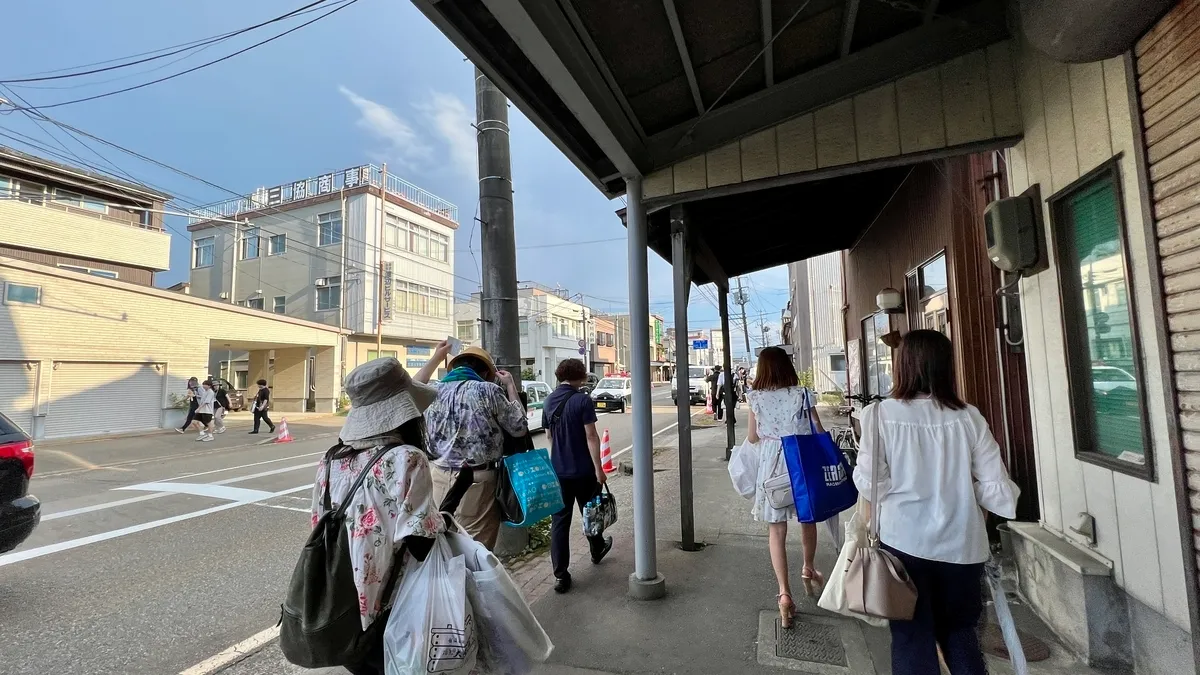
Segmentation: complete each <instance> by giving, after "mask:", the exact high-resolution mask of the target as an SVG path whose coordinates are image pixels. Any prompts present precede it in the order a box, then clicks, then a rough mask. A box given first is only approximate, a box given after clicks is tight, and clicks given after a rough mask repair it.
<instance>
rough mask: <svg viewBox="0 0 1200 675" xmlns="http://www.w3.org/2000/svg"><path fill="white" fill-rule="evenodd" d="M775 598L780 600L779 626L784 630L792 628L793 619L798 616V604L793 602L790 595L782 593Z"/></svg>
mask: <svg viewBox="0 0 1200 675" xmlns="http://www.w3.org/2000/svg"><path fill="white" fill-rule="evenodd" d="M775 598H776V599H777V600H779V624H780V625H781V626H783V627H784V628H791V627H792V619H793V618H795V616H796V603H795V602H792V596H791V594H789V593H780V594H779V595H777V596H775ZM785 598H786V600H785Z"/></svg>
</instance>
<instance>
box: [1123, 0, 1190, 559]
mask: <svg viewBox="0 0 1200 675" xmlns="http://www.w3.org/2000/svg"><path fill="white" fill-rule="evenodd" d="M1134 54H1135V63H1136V68H1137V89H1138V93H1139V94H1140V101H1139V105H1140V109H1141V110H1140V112H1141V117H1142V129H1143V133H1144V143H1145V148H1146V158H1147V161H1148V164H1149V179H1150V185H1149V194H1150V199H1151V202H1152V208H1153V215H1154V233H1155V235H1156V236H1157V238H1158V251H1159V255H1160V258H1159V266H1160V269H1161V272H1162V285H1163V292H1164V300H1165V305H1166V317H1165V319H1166V326H1162V327H1160V329H1165V330H1167V332H1168V337H1169V343H1168V351H1169V356H1170V359H1171V363H1172V365H1173V367H1174V389H1175V391H1176V398H1177V402H1178V408H1177V409H1176V410H1173V411H1172V412H1171V414H1174V415H1176V416H1177V419H1178V428H1179V429H1180V430H1181V431H1182V433H1181V442H1180V444H1181V450H1182V453H1183V458H1182V462H1181V465H1182V469H1183V470H1184V471H1185V472H1186V484H1187V486H1188V501H1189V503H1190V504H1191V527H1190V530H1191V533H1192V536H1191V541H1189V542H1187V545H1188V546H1189V547H1190V548H1191V551H1192V555H1193V556H1194V557H1195V559H1196V560H1197V565H1198V566H1200V433H1198V432H1200V1H1197V0H1185V1H1184V2H1181V3H1179V4H1178V5H1176V6H1175V8H1174V9H1172V10H1171V11H1170V12H1169V13H1168V14H1167V15H1166V16H1165V17H1164V18H1163V19H1162V20H1161V21H1159V23H1158V24H1157V25H1156V26H1155V27H1154V28H1152V29H1151V30H1150V31H1149V32H1148V33H1147V34H1146V35H1144V36H1143V37H1142V39H1141V40H1140V41H1139V42H1138V44H1137V47H1136V49H1135V51H1134ZM1195 582H1196V583H1200V579H1198V580H1195Z"/></svg>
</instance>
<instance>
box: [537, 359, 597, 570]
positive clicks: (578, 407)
mask: <svg viewBox="0 0 1200 675" xmlns="http://www.w3.org/2000/svg"><path fill="white" fill-rule="evenodd" d="M554 375H555V377H556V378H558V382H559V385H558V388H557V389H555V390H554V391H553V392H551V393H550V396H549V397H547V398H546V403H545V406H544V407H543V408H542V415H543V421H544V423H545V427H546V429H547V430H548V431H549V433H550V442H551V451H550V461H551V463H552V464H553V465H554V471H555V473H557V474H558V482H559V485H561V486H562V498H563V504H565V506H564V507H563V509H562V510H561V511H559V512H558V513H556V514H554V517H553V518H552V519H551V525H550V560H551V562H552V563H553V565H554V578H555V579H556V580H557V581H556V582H555V584H554V590H555V591H556V592H558V593H566V592H567V591H569V590H571V573H570V572H568V571H567V566H568V564H569V563H570V561H571V512H572V510H573V508H578V509H579V510H580V511H581V512H582V511H583V507H584V505H586V504H587V503H588V502H589V501H591V500H592V498H593V497H595V496H596V495H599V494H600V486H601V485H603V484H604V483H607V482H608V476H607V475H605V473H604V469H603V468H602V465H601V463H600V435H599V434H598V433H596V406H595V404H594V403H593V402H592V397H591V396H588V395H587V394H585V393H583V392H581V391H579V388H580V387H582V386H583V385H584V384H585V383H586V382H587V368H586V367H585V366H584V365H583V361H580V360H579V359H566V360H565V361H563V362H562V363H560V364H558V368H557V369H555V371H554ZM588 546H589V547H590V548H591V552H592V562H593V563H595V564H599V563H600V561H601V560H603V559H604V556H605V555H606V554H608V552H609V551H610V550H612V537H604V536H597V537H588Z"/></svg>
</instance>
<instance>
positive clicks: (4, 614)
mask: <svg viewBox="0 0 1200 675" xmlns="http://www.w3.org/2000/svg"><path fill="white" fill-rule="evenodd" d="M653 391H654V395H653V404H654V405H655V410H654V416H653V419H654V430H655V431H656V432H658V431H662V432H663V433H662V434H660V436H659V437H660V438H662V437H666V436H667V434H671V436H673V435H674V434H673V429H674V423H675V412H674V409H673V408H672V407H671V406H670V390H669V388H667V387H657V388H655V389H654V390H653ZM632 418H633V416H632V414H629V413H625V414H606V415H601V416H600V424H599V426H600V427H601V428H602V429H608V430H609V434H610V439H611V447H612V450H613V453H614V455H616V459H617V461H620V459H622V458H623V457H627V456H628V450H626V448H627V447H628V446H629V445H630V444H631V426H632ZM340 425H341V419H340V418H336V417H327V418H311V419H309V420H306V421H304V422H297V423H294V424H292V425H291V432H292V435H293V436H294V437H295V439H296V440H295V441H294V442H292V443H285V444H272V443H269V442H268V443H267V444H256V441H260V440H267V441H269V439H270V437H269V436H266V435H260V436H249V435H247V434H246V432H247V430H248V420H236V421H231V422H230V423H229V432H228V433H226V434H223V435H219V436H217V440H216V441H215V442H213V443H198V442H196V441H195V440H194V438H195V437H194V436H193V435H191V434H188V435H183V436H181V435H177V434H174V433H167V434H154V435H148V436H139V437H133V438H124V439H109V440H103V441H88V442H76V443H71V444H43V445H42V446H39V447H38V449H37V455H36V466H35V472H34V480H33V485H32V491H33V493H34V494H36V495H37V496H38V497H39V498H40V499H41V500H42V503H43V514H44V515H43V520H42V523H41V525H40V526H39V527H38V529H37V530H36V531H35V532H34V534H33V536H32V537H31V538H30V539H29V540H28V541H26V542H25V543H24V544H23V545H22V546H21V547H19V548H18V549H16V550H15V551H13V552H11V553H8V554H5V555H0V635H3V644H4V648H3V650H0V673H3V674H5V675H9V674H11V675H24V674H29V675H35V674H36V675H42V674H44V673H56V674H57V675H70V674H76V673H77V674H80V675H84V674H86V675H106V674H110V673H111V674H113V675H118V674H119V675H142V674H145V675H164V674H174V673H180V672H182V671H184V670H187V669H188V668H190V667H192V666H194V665H195V664H198V663H200V662H202V661H204V660H205V659H208V658H209V657H212V656H213V655H215V654H217V653H219V652H221V651H223V650H225V649H226V648H228V647H230V646H231V645H234V644H237V643H239V642H242V641H243V640H246V639H247V638H249V637H251V636H253V635H255V634H257V633H259V632H261V631H263V630H264V629H266V628H269V627H271V626H273V625H274V624H275V622H276V621H277V619H278V618H279V603H280V600H281V598H282V595H283V592H284V588H285V585H286V583H287V580H288V577H289V575H290V574H291V571H292V567H293V565H294V564H295V561H296V555H297V553H298V552H299V548H300V546H301V545H302V543H303V542H304V539H305V537H306V535H307V532H308V528H309V504H310V500H311V492H312V480H313V473H314V470H315V469H314V467H315V464H316V461H317V460H318V458H319V457H320V456H321V454H322V453H323V452H324V451H325V450H326V449H327V448H328V447H329V446H330V445H332V444H333V443H334V442H335V441H336V435H337V430H338V428H339V427H340ZM543 438H544V436H538V439H539V443H538V445H539V446H541V445H545V442H544V441H543V440H542V439H543Z"/></svg>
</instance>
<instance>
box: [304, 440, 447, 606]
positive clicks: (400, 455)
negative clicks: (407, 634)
mask: <svg viewBox="0 0 1200 675" xmlns="http://www.w3.org/2000/svg"><path fill="white" fill-rule="evenodd" d="M376 451H377V449H376V448H372V449H371V450H364V451H362V452H359V453H357V454H355V455H353V456H351V457H346V458H344V459H335V460H333V461H332V462H331V463H330V465H329V466H330V471H331V473H332V478H327V477H326V475H325V462H321V463H320V464H318V465H317V481H316V484H315V485H313V505H312V524H313V526H314V527H315V526H316V524H317V520H318V519H319V518H320V516H321V513H322V512H323V510H322V501H323V500H322V497H323V495H324V492H325V483H326V481H327V480H330V481H332V482H331V483H330V490H329V498H330V504H331V505H332V507H333V508H334V509H337V508H338V505H339V504H340V503H341V500H342V499H346V497H347V495H346V493H347V492H349V490H350V486H351V485H353V484H354V480H355V479H356V478H358V474H359V473H360V472H361V471H362V470H363V469H364V468H365V467H366V466H367V464H368V463H369V462H370V461H371V458H372V457H374V456H375V452H376ZM350 500H351V501H350V506H349V507H348V508H347V509H346V527H347V530H348V531H349V533H350V557H351V559H352V560H353V561H354V585H355V587H357V589H358V611H359V614H360V615H361V617H362V626H363V629H366V627H367V626H369V625H370V624H371V622H372V621H374V620H375V618H376V617H378V616H379V615H380V613H382V611H383V608H384V606H385V603H386V602H390V601H391V598H384V597H382V596H383V591H384V587H385V586H387V579H388V575H389V574H391V571H392V566H393V565H403V563H404V561H402V560H396V551H397V549H398V548H399V544H400V542H401V541H402V540H403V539H404V538H405V537H410V536H412V537H430V538H431V537H434V536H436V535H437V534H438V533H440V532H442V531H443V530H444V529H445V523H444V522H443V521H442V518H441V517H440V516H439V515H438V510H437V506H436V505H435V504H434V502H433V479H432V478H431V477H430V475H429V460H428V459H427V458H426V457H425V453H424V452H422V451H421V450H420V449H418V448H415V447H413V446H411V445H400V446H396V447H395V448H392V449H391V450H389V451H387V452H386V453H384V455H383V457H382V458H380V460H379V462H378V463H376V464H375V466H374V467H373V468H372V469H371V475H369V476H367V478H366V480H364V481H363V485H362V487H361V488H359V489H358V491H357V492H355V493H354V495H352V496H350ZM405 555H407V554H405ZM398 574H403V568H401V571H400V572H399V573H398ZM395 587H396V588H399V587H400V581H399V577H397V581H396V586H395Z"/></svg>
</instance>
